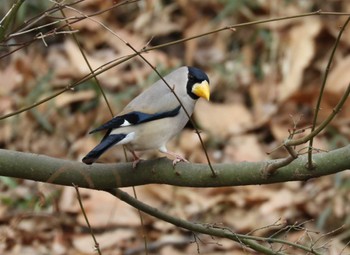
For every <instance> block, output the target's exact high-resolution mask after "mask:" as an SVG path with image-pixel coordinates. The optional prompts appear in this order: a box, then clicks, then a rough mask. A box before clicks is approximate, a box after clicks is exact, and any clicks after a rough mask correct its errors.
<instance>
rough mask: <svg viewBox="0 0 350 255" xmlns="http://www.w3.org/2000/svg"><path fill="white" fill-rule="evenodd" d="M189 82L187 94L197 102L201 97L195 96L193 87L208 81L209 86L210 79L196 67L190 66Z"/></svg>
mask: <svg viewBox="0 0 350 255" xmlns="http://www.w3.org/2000/svg"><path fill="white" fill-rule="evenodd" d="M187 68H188V81H187V94H188V95H189V96H190V97H191V98H192V99H194V100H197V99H198V98H199V96H197V95H196V94H194V93H193V92H192V91H193V90H192V89H193V86H194V85H195V84H197V83H202V82H203V81H207V82H208V84H209V78H208V76H207V74H206V73H205V72H203V71H202V70H201V69H198V68H196V67H191V66H188V67H187Z"/></svg>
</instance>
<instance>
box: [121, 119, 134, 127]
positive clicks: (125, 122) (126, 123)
mask: <svg viewBox="0 0 350 255" xmlns="http://www.w3.org/2000/svg"><path fill="white" fill-rule="evenodd" d="M120 126H121V127H127V126H131V123H130V122H129V121H127V120H124V122H123V124H121V125H120Z"/></svg>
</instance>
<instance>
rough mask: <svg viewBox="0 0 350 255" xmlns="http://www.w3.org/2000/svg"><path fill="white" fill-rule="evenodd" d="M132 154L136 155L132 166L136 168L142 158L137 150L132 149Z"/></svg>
mask: <svg viewBox="0 0 350 255" xmlns="http://www.w3.org/2000/svg"><path fill="white" fill-rule="evenodd" d="M130 152H131V154H132V156H133V157H134V161H133V162H132V168H134V169H135V168H136V167H137V165H138V164H139V163H140V162H141V158H140V157H139V156H137V155H136V153H135V151H132V150H130Z"/></svg>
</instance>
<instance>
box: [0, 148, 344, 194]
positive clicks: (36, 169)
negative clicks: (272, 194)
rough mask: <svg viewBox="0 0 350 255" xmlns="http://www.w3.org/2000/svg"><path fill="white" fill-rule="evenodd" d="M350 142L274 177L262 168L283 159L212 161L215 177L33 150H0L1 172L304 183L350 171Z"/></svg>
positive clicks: (99, 184) (84, 179)
mask: <svg viewBox="0 0 350 255" xmlns="http://www.w3.org/2000/svg"><path fill="white" fill-rule="evenodd" d="M349 155H350V145H349V146H346V147H343V148H340V149H337V150H333V151H330V152H323V153H318V154H315V155H314V163H315V166H316V168H315V169H314V170H312V171H310V170H308V169H307V167H306V166H307V165H306V164H307V157H306V156H300V157H299V158H298V159H296V160H294V161H293V162H292V163H291V164H289V165H287V166H284V167H282V168H280V169H279V171H277V172H276V173H274V174H273V175H272V176H270V177H266V176H265V175H264V174H263V173H264V170H265V169H266V168H267V167H268V166H269V165H270V164H275V163H276V162H279V161H281V160H284V159H278V160H269V161H262V162H238V163H231V164H214V165H213V167H214V169H215V171H217V173H218V176H217V177H215V178H213V177H212V175H211V171H210V168H209V167H208V165H206V164H188V163H179V164H177V165H176V168H175V169H173V166H172V162H171V160H169V159H166V158H159V159H154V160H148V161H142V162H140V164H139V165H138V166H137V168H136V169H133V168H132V164H131V163H116V164H93V165H91V166H87V165H85V164H83V163H80V162H77V161H70V160H63V159H57V158H51V157H47V156H42V155H36V154H31V153H23V152H16V151H9V150H0V175H1V176H10V177H16V178H22V179H28V180H33V181H40V182H48V183H54V184H59V185H66V186H71V185H72V184H73V183H74V184H75V185H77V186H79V187H84V188H91V189H103V190H108V189H111V188H116V187H129V186H138V185H144V184H150V183H161V184H169V185H176V186H187V187H220V186H239V185H250V184H268V183H276V182H286V181H305V180H308V179H310V178H315V177H320V176H324V175H329V174H334V173H337V172H341V171H344V170H347V169H350V157H349Z"/></svg>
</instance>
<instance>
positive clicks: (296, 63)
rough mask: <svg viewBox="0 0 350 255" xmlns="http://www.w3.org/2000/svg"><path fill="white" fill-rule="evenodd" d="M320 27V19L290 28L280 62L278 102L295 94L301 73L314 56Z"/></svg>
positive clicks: (299, 84)
mask: <svg viewBox="0 0 350 255" xmlns="http://www.w3.org/2000/svg"><path fill="white" fill-rule="evenodd" d="M321 28H322V26H321V22H320V19H318V18H310V19H304V20H303V21H302V22H301V23H300V24H299V25H297V26H295V27H293V28H292V30H291V32H290V38H289V41H287V42H286V43H287V44H286V45H284V47H283V48H284V49H286V52H285V55H286V57H285V58H284V60H283V62H282V67H281V68H282V75H283V78H282V79H283V80H282V82H281V84H280V85H279V87H278V92H279V98H278V99H279V101H284V100H285V99H287V98H288V97H290V96H291V95H293V93H294V92H296V91H297V90H298V89H299V87H300V86H301V83H302V81H303V72H304V70H305V68H306V67H307V66H308V65H309V63H310V61H311V59H312V58H313V57H314V54H315V42H314V40H315V37H316V36H317V35H318V33H319V32H320V30H321Z"/></svg>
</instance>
